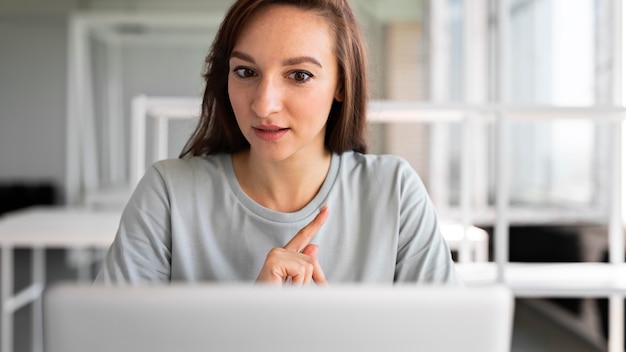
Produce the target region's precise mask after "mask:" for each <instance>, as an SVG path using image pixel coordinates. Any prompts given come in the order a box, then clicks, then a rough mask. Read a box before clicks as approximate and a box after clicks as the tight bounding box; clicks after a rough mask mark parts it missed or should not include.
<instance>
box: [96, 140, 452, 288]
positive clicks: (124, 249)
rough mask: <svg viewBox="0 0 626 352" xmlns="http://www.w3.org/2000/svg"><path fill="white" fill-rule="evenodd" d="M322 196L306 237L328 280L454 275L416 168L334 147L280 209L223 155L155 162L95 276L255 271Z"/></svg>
mask: <svg viewBox="0 0 626 352" xmlns="http://www.w3.org/2000/svg"><path fill="white" fill-rule="evenodd" d="M324 204H327V205H328V207H329V210H330V213H329V216H328V219H327V220H326V222H325V224H324V225H323V226H322V228H321V230H320V231H319V232H318V233H317V235H316V236H315V238H314V239H313V241H312V243H316V244H317V245H318V246H319V255H318V260H319V262H320V265H321V267H322V270H323V271H324V274H325V275H326V278H327V280H328V282H329V283H330V284H332V283H333V282H335V283H349V282H363V283H366V282H367V283H393V282H406V281H408V282H418V283H453V284H456V283H459V281H458V279H457V277H456V274H455V270H454V263H453V262H452V259H451V255H450V251H449V249H448V246H447V245H446V243H445V241H444V239H443V237H442V235H441V233H440V230H439V226H438V222H437V217H436V214H435V210H434V208H433V205H432V203H431V201H430V199H429V197H428V195H427V193H426V189H425V188H424V185H423V184H422V182H421V180H420V178H419V176H418V175H417V174H416V173H415V171H414V170H413V169H412V168H411V167H410V165H409V164H408V163H407V162H406V161H404V160H402V159H400V158H398V157H394V156H376V155H363V154H360V153H354V152H346V153H343V154H333V156H332V160H331V165H330V169H329V172H328V175H327V177H326V180H325V181H324V184H323V185H322V188H321V189H320V191H319V193H318V194H317V195H316V196H315V198H314V199H313V200H312V201H311V202H310V203H309V204H308V205H306V206H305V207H304V208H303V209H301V210H299V211H297V212H294V213H281V212H276V211H272V210H270V209H267V208H265V207H263V206H261V205H259V204H258V203H256V202H255V201H254V200H252V199H251V198H250V197H248V196H247V195H246V194H245V193H244V192H243V191H242V189H241V187H240V186H239V184H238V183H237V179H236V177H235V174H234V171H233V166H232V162H231V157H230V155H227V154H223V155H213V156H207V157H193V158H188V159H172V160H165V161H161V162H158V163H155V164H154V165H152V167H151V168H150V169H149V170H148V171H147V172H146V174H145V176H144V177H143V179H142V180H141V182H140V183H139V185H138V186H137V188H136V190H135V192H134V194H133V196H132V197H131V199H130V200H129V202H128V204H127V206H126V209H125V210H124V213H123V215H122V219H121V222H120V227H119V230H118V233H117V236H116V238H115V241H114V243H113V244H112V246H111V248H110V249H109V251H108V253H107V255H106V258H105V260H104V264H103V267H102V270H101V272H100V273H99V274H98V277H97V278H96V281H97V282H104V283H118V284H123V283H140V282H169V281H172V282H173V281H184V282H200V281H221V282H225V281H249V282H252V281H254V280H255V279H256V277H257V275H258V273H259V270H260V269H261V267H262V265H263V263H264V261H265V257H266V256H267V253H268V251H269V250H270V249H271V248H273V247H281V246H283V245H284V244H286V243H287V242H288V241H289V239H291V238H292V237H293V236H294V235H295V234H296V232H298V230H300V229H301V228H302V227H304V226H305V225H306V224H308V223H309V222H310V221H311V220H312V219H313V218H314V217H315V215H316V214H317V213H318V211H319V209H320V208H321V207H322V206H323V205H324Z"/></svg>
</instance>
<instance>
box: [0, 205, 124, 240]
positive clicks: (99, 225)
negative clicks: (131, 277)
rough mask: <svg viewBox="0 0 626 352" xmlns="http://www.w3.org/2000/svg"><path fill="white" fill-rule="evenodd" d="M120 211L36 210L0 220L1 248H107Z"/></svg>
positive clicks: (12, 214) (29, 209)
mask: <svg viewBox="0 0 626 352" xmlns="http://www.w3.org/2000/svg"><path fill="white" fill-rule="evenodd" d="M120 216H121V210H90V209H83V208H68V207H33V208H27V209H24V210H20V211H16V212H11V213H7V214H4V215H3V216H1V217H0V246H11V247H38V246H40V247H62V248H68V247H70V248H71V247H81V246H96V247H108V246H110V245H111V243H112V242H113V239H114V238H115V233H116V232H117V228H118V226H119V221H120Z"/></svg>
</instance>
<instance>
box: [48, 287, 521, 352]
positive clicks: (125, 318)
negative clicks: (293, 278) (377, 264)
mask: <svg viewBox="0 0 626 352" xmlns="http://www.w3.org/2000/svg"><path fill="white" fill-rule="evenodd" d="M44 308H45V312H44V324H45V325H44V327H45V330H44V333H45V343H46V346H45V347H46V351H48V352H85V351H92V352H98V351H107V352H110V351H116V352H124V351H128V352H130V351H132V352H137V351H152V352H165V351H167V352H170V351H219V352H231V351H273V352H282V351H284V352H293V351H311V352H313V351H315V352H320V351H394V352H399V351H427V352H429V351H434V352H448V351H450V352H452V351H455V352H456V351H470V352H473V351H476V352H504V351H509V350H510V342H511V329H512V317H513V297H512V294H511V292H510V291H509V290H508V289H506V288H504V287H497V286H494V287H482V288H467V289H461V288H450V287H424V286H393V287H391V286H387V287H378V286H376V287H372V286H336V287H335V286H333V287H327V288H305V289H303V288H274V287H260V286H254V287H251V286H241V285H236V286H229V285H195V286H194V285H185V286H182V285H181V286H177V285H174V286H148V287H100V286H81V285H76V284H65V285H60V286H56V287H53V288H52V289H50V290H49V291H48V292H47V293H46V297H45V302H44Z"/></svg>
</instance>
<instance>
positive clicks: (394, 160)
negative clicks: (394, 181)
mask: <svg viewBox="0 0 626 352" xmlns="http://www.w3.org/2000/svg"><path fill="white" fill-rule="evenodd" d="M341 161H342V166H344V167H345V168H346V169H348V170H354V169H361V170H363V171H370V172H377V173H378V172H383V173H397V172H398V171H402V172H412V173H414V170H413V168H412V167H411V165H410V164H409V163H408V161H406V159H404V158H402V157H401V156H397V155H389V154H362V153H358V152H345V153H343V154H342V155H341Z"/></svg>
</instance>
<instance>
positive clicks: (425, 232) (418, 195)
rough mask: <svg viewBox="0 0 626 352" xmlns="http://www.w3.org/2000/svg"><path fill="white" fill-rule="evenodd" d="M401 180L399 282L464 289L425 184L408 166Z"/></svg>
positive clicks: (406, 165)
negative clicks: (455, 286) (451, 286)
mask: <svg viewBox="0 0 626 352" xmlns="http://www.w3.org/2000/svg"><path fill="white" fill-rule="evenodd" d="M398 176H399V180H398V183H399V185H398V187H400V189H399V192H400V214H399V222H400V234H399V241H398V257H397V261H396V273H395V281H396V282H402V281H410V282H417V283H429V284H452V285H461V281H460V280H459V279H458V278H457V276H456V271H455V268H454V262H453V261H452V256H451V253H450V249H449V247H448V245H447V243H446V241H445V239H444V237H443V235H442V234H441V230H440V228H439V223H438V220H437V214H436V212H435V208H434V206H433V204H432V202H431V200H430V197H429V196H428V194H427V192H426V188H425V187H424V184H423V183H422V181H421V179H420V178H419V176H418V175H417V173H416V172H415V171H414V170H413V169H412V168H411V167H410V166H409V165H408V163H406V162H405V163H403V165H401V168H400V170H399V175H398Z"/></svg>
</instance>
